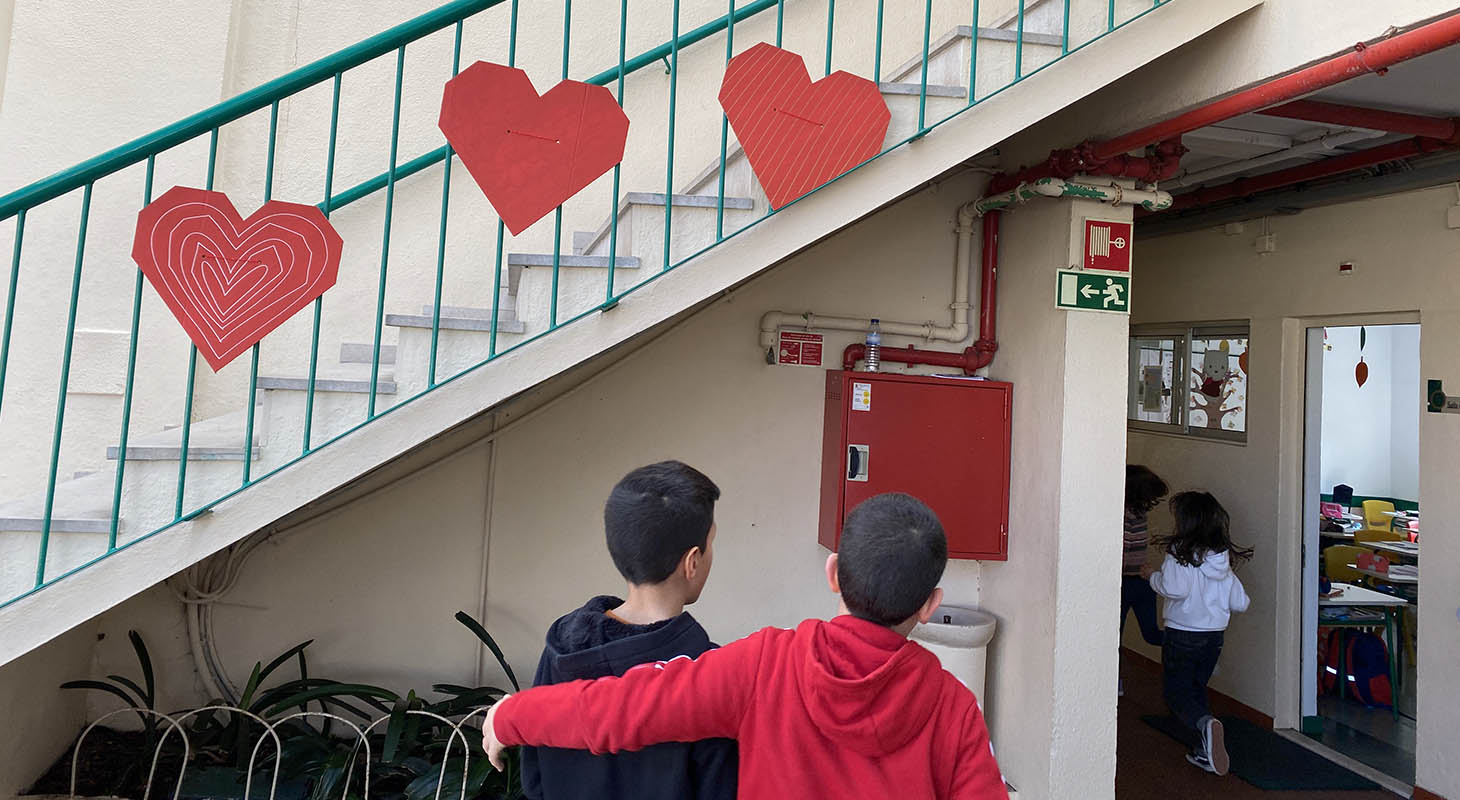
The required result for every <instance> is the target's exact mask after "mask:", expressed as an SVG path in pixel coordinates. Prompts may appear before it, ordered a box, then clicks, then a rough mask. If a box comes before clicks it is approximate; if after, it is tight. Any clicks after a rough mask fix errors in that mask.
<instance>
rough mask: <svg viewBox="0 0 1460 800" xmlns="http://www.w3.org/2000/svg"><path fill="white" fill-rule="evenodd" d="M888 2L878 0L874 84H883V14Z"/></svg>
mask: <svg viewBox="0 0 1460 800" xmlns="http://www.w3.org/2000/svg"><path fill="white" fill-rule="evenodd" d="M885 2H886V0H877V44H876V46H875V48H874V51H873V55H872V82H873V83H876V84H880V83H882V12H883V8H882V6H883V4H884V3H885Z"/></svg>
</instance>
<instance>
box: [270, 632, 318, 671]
mask: <svg viewBox="0 0 1460 800" xmlns="http://www.w3.org/2000/svg"><path fill="white" fill-rule="evenodd" d="M311 644H314V640H313V639H310V640H309V641H307V642H301V643H299V644H296V645H294V646H293V647H291V648H289V649H288V650H285V651H284V652H283V653H280V654H279V657H278V658H276V659H274V660H273V661H270V662H269V664H268V666H266V667H264V668H263V670H261V671H260V672H259V680H261V681H262V680H265V679H267V678H268V677H269V674H270V673H272V672H273V671H274V670H276V669H278V668H279V667H282V666H283V665H284V662H285V661H288V660H289V659H291V658H293V657H294V656H295V655H298V654H300V653H303V652H304V648H306V647H308V646H310V645H311Z"/></svg>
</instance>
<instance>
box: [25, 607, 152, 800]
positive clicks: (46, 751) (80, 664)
mask: <svg viewBox="0 0 1460 800" xmlns="http://www.w3.org/2000/svg"><path fill="white" fill-rule="evenodd" d="M123 638H125V636H124V637H123ZM95 644H96V630H95V626H93V625H89V624H88V625H79V626H77V627H75V628H73V629H71V630H70V631H68V632H67V633H66V634H64V635H62V636H60V637H57V638H56V639H54V640H52V641H51V642H50V643H49V644H47V645H46V646H45V647H43V648H41V649H39V650H32V651H31V652H29V653H27V654H25V655H24V656H22V657H20V658H18V659H16V660H15V661H12V662H10V663H9V664H6V665H5V666H3V667H0V719H3V720H5V732H4V734H0V735H3V737H4V748H3V750H0V753H3V755H0V797H13V796H15V795H17V794H19V793H20V792H22V791H25V790H26V789H28V788H30V784H31V783H32V782H33V781H35V780H36V779H37V778H39V777H40V776H41V773H42V772H44V771H45V770H46V768H47V767H49V766H51V764H52V763H53V762H54V761H55V760H56V759H57V758H58V757H59V756H60V755H61V754H62V753H64V752H65V751H66V748H67V747H69V746H70V745H71V741H72V740H73V739H74V738H75V737H76V734H77V733H79V732H80V730H81V726H82V724H83V723H84V722H85V720H86V719H87V716H86V699H87V698H86V697H85V695H86V694H89V693H87V692H80V691H64V692H63V691H61V689H60V688H59V687H60V684H61V682H62V681H66V680H72V679H77V678H86V677H89V676H90V675H91V671H90V667H91V656H92V647H93V646H94V645H95Z"/></svg>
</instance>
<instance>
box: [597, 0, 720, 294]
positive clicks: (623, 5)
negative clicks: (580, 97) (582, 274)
mask: <svg viewBox="0 0 1460 800" xmlns="http://www.w3.org/2000/svg"><path fill="white" fill-rule="evenodd" d="M730 5H731V6H734V5H735V4H734V2H733V0H732V2H731V4H730ZM734 22H735V19H734V17H732V18H731V19H730V23H731V24H734ZM628 35H629V0H619V7H618V91H617V93H616V94H615V97H616V98H617V100H618V105H619V108H623V106H624V52H625V50H624V48H625V46H626V45H627V44H628ZM622 166H623V165H622V164H614V165H613V197H611V198H609V208H608V292H607V294H606V296H605V297H604V298H603V307H604V308H605V309H607V308H611V307H612V306H613V285H614V267H615V266H617V265H618V193H619V173H620V171H621V169H622Z"/></svg>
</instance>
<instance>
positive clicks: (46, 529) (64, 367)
mask: <svg viewBox="0 0 1460 800" xmlns="http://www.w3.org/2000/svg"><path fill="white" fill-rule="evenodd" d="M91 187H92V184H89V183H88V184H86V189H85V192H84V193H83V194H82V195H81V229H80V231H79V232H78V233H77V234H76V266H75V267H74V268H73V269H72V271H71V307H70V310H69V311H67V313H66V345H65V350H64V351H63V352H62V355H61V385H60V388H59V389H58V390H57V392H56V429H55V435H54V436H53V437H52V438H51V474H50V477H49V478H47V479H46V510H45V516H44V518H43V519H42V520H41V549H40V558H39V560H38V561H37V563H36V568H35V585H36V586H40V585H42V584H44V583H45V582H46V550H47V548H48V546H49V545H50V543H51V514H52V513H53V512H54V511H55V508H56V473H57V472H59V471H60V467H61V433H62V431H63V430H64V429H65V427H66V387H67V385H68V384H69V383H70V382H71V348H72V345H74V344H75V339H76V307H77V306H79V305H80V304H81V264H82V262H83V261H84V260H85V256H86V223H87V222H88V220H89V217H90V216H91Z"/></svg>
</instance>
